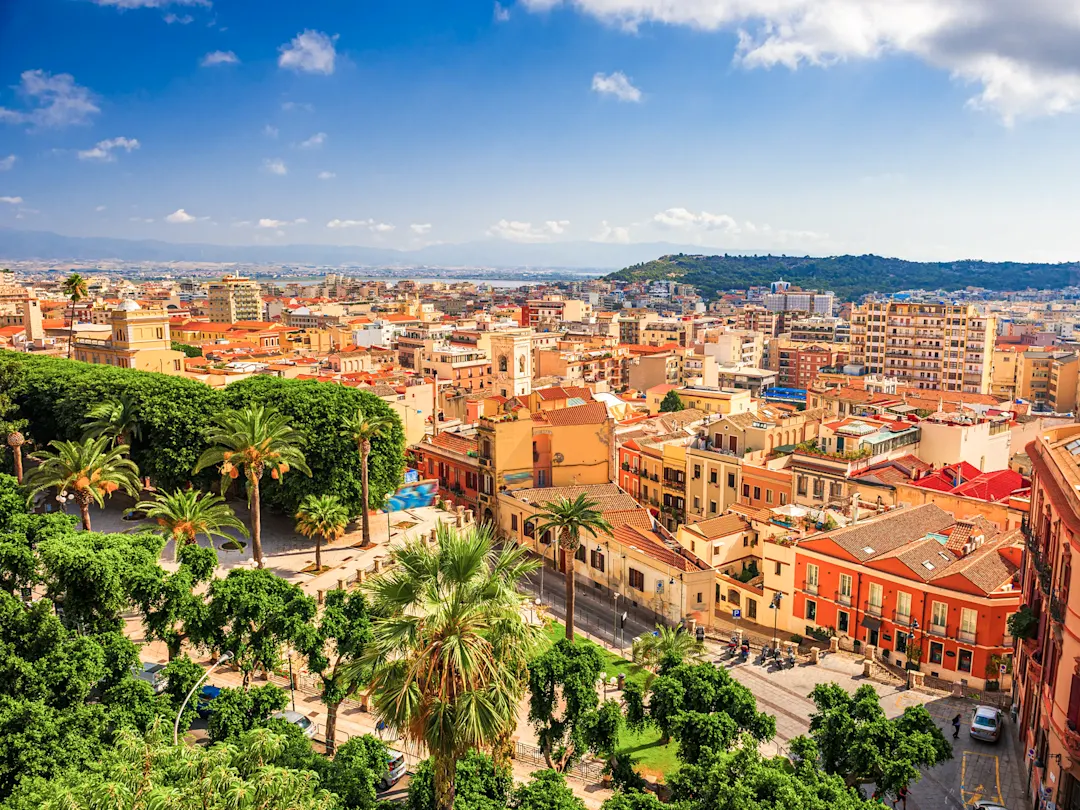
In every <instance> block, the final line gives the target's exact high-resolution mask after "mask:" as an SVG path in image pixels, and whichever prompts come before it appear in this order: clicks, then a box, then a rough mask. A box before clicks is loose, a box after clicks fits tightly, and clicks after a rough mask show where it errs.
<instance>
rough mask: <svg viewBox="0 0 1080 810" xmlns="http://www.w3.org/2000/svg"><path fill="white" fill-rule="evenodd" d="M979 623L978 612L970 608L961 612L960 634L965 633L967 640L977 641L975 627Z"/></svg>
mask: <svg viewBox="0 0 1080 810" xmlns="http://www.w3.org/2000/svg"><path fill="white" fill-rule="evenodd" d="M978 621H979V613H978V611H975V610H971V609H970V608H963V609H962V610H961V611H960V632H961V633H963V635H964V638H965V639H967V638H970V639H971V640H972V641H974V640H975V625H976V623H977V622H978Z"/></svg>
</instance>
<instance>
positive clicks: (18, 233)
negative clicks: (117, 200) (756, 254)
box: [0, 228, 700, 270]
mask: <svg viewBox="0 0 1080 810" xmlns="http://www.w3.org/2000/svg"><path fill="white" fill-rule="evenodd" d="M692 250H700V248H692V247H681V246H678V245H672V244H668V243H664V242H660V243H651V244H646V243H641V244H631V245H617V244H607V243H602V242H545V243H537V244H519V243H515V242H507V241H502V240H494V239H492V240H486V241H479V242H465V243H461V244H445V245H430V246H428V247H424V248H420V249H418V250H392V249H389V248H376V247H361V246H338V245H243V246H238V245H211V244H194V243H173V242H162V241H158V240H153V239H145V240H131V239H112V238H109V237H99V236H95V237H84V236H63V235H61V234H57V233H51V232H49V231H23V230H16V229H10V228H0V262H2V261H3V260H4V259H7V260H16V259H21V260H27V259H39V260H43V261H63V260H73V261H95V260H99V261H100V260H107V259H115V260H119V261H129V262H143V261H147V262H154V261H159V262H168V261H185V262H239V263H241V264H299V265H332V266H337V265H360V266H365V267H491V268H506V269H515V268H516V269H524V268H530V269H561V268H566V269H595V270H614V269H617V268H619V267H625V266H627V265H629V264H634V263H637V262H643V261H647V260H649V259H652V258H654V257H656V256H660V255H663V254H666V253H677V252H679V251H692Z"/></svg>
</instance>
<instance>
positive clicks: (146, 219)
mask: <svg viewBox="0 0 1080 810" xmlns="http://www.w3.org/2000/svg"><path fill="white" fill-rule="evenodd" d="M153 221H154V220H153V219H151V218H150V217H130V218H129V219H128V222H144V223H150V222H153Z"/></svg>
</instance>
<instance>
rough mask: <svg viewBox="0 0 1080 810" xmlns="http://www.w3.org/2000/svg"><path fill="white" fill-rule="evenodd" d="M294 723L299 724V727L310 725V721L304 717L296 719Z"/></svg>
mask: <svg viewBox="0 0 1080 810" xmlns="http://www.w3.org/2000/svg"><path fill="white" fill-rule="evenodd" d="M296 725H298V726H300V728H307V727H308V726H310V725H311V721H310V720H308V719H307V718H306V717H301V718H300V719H299V720H297V721H296Z"/></svg>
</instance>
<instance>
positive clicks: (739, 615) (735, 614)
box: [731, 608, 742, 619]
mask: <svg viewBox="0 0 1080 810" xmlns="http://www.w3.org/2000/svg"><path fill="white" fill-rule="evenodd" d="M731 618H733V619H741V618H742V611H741V610H739V609H738V608H732V609H731Z"/></svg>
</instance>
